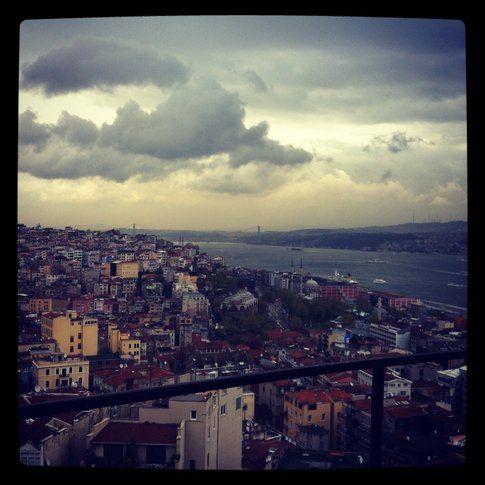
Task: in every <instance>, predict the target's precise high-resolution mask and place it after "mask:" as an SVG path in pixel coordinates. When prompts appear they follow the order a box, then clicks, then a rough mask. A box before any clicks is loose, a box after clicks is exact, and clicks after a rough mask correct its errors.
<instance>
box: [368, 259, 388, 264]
mask: <svg viewBox="0 0 485 485" xmlns="http://www.w3.org/2000/svg"><path fill="white" fill-rule="evenodd" d="M367 262H368V263H389V261H386V260H384V259H379V258H374V259H369V260H368V261H367Z"/></svg>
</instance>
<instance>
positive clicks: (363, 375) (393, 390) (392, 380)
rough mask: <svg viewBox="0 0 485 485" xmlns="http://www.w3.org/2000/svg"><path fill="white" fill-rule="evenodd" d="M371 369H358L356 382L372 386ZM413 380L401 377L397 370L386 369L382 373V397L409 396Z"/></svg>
mask: <svg viewBox="0 0 485 485" xmlns="http://www.w3.org/2000/svg"><path fill="white" fill-rule="evenodd" d="M372 374H373V371H372V369H367V370H365V369H359V371H358V373H357V382H358V383H359V384H363V385H364V386H372ZM412 384H413V382H412V381H410V380H409V379H406V378H405V377H401V376H400V375H399V374H398V373H397V372H394V371H392V370H391V369H386V371H385V374H384V397H392V396H404V397H407V398H411V386H412Z"/></svg>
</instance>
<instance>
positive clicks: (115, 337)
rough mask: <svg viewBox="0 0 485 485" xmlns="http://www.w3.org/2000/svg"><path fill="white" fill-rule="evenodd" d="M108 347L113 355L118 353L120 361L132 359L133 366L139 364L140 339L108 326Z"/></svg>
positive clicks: (112, 325) (115, 327)
mask: <svg viewBox="0 0 485 485" xmlns="http://www.w3.org/2000/svg"><path fill="white" fill-rule="evenodd" d="M108 346H109V349H110V351H111V352H112V353H113V354H116V353H119V355H120V357H121V358H122V359H133V361H134V363H135V364H139V363H140V360H141V352H140V339H139V338H134V337H132V336H131V335H130V333H129V332H124V331H122V330H121V329H120V328H119V327H118V326H117V325H115V324H109V325H108Z"/></svg>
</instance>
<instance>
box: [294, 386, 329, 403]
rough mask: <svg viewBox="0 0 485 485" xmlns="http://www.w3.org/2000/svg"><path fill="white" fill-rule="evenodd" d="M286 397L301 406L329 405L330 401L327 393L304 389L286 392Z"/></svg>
mask: <svg viewBox="0 0 485 485" xmlns="http://www.w3.org/2000/svg"><path fill="white" fill-rule="evenodd" d="M287 395H288V397H290V398H294V399H296V400H297V401H298V402H300V403H301V404H303V405H305V404H316V403H329V402H331V401H332V400H331V399H330V396H329V395H328V393H327V392H325V391H322V390H316V391H313V390H310V389H304V390H302V391H296V392H288V393H287Z"/></svg>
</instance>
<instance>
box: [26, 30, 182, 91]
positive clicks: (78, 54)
mask: <svg viewBox="0 0 485 485" xmlns="http://www.w3.org/2000/svg"><path fill="white" fill-rule="evenodd" d="M21 74H22V77H21V87H22V88H25V89H30V88H43V89H44V91H45V92H46V94H47V95H56V94H64V93H68V92H75V91H79V90H82V89H89V88H94V87H97V88H102V89H107V88H111V87H113V86H117V85H126V84H135V85H146V84H155V85H157V86H160V87H168V86H172V85H174V84H177V83H181V82H185V81H186V79H187V70H186V68H185V67H184V65H183V64H182V63H181V62H179V61H178V60H177V59H175V58H173V57H170V56H160V55H158V54H157V53H156V52H155V51H154V50H152V49H148V48H146V47H143V48H142V47H139V46H137V45H132V44H127V43H124V42H121V41H119V40H108V39H99V38H98V39H97V38H93V39H78V40H76V41H74V42H73V43H72V44H70V45H69V46H66V47H60V48H57V49H52V50H51V51H50V52H48V53H47V54H45V55H42V56H40V57H39V58H38V59H37V60H35V61H34V62H31V63H24V64H22V66H21Z"/></svg>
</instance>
